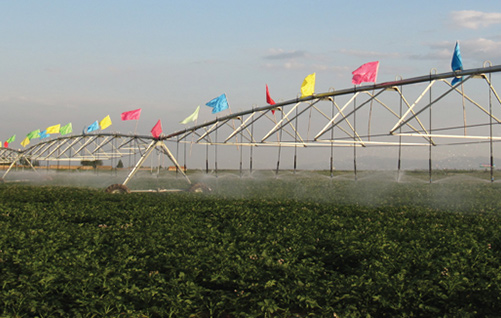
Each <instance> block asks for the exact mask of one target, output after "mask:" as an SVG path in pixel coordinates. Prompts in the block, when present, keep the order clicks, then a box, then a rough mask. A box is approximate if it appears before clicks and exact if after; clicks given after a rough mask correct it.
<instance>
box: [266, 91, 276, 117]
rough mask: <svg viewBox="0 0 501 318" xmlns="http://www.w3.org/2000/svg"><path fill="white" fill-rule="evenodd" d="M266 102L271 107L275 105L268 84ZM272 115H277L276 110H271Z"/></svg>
mask: <svg viewBox="0 0 501 318" xmlns="http://www.w3.org/2000/svg"><path fill="white" fill-rule="evenodd" d="M266 102H267V103H268V104H270V105H275V101H274V100H273V99H272V98H271V96H270V90H269V89H268V84H266ZM271 113H272V114H275V110H274V109H272V110H271Z"/></svg>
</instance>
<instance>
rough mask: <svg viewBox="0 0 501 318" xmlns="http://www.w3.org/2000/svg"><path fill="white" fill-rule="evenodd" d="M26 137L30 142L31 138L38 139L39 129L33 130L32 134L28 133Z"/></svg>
mask: <svg viewBox="0 0 501 318" xmlns="http://www.w3.org/2000/svg"><path fill="white" fill-rule="evenodd" d="M26 137H27V138H28V139H29V140H31V139H33V138H38V137H40V129H37V130H33V131H32V132H30V133H29V134H27V135H26Z"/></svg>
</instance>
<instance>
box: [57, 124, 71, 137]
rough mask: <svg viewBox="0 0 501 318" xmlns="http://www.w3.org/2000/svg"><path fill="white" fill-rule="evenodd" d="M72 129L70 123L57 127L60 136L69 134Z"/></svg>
mask: <svg viewBox="0 0 501 318" xmlns="http://www.w3.org/2000/svg"><path fill="white" fill-rule="evenodd" d="M72 131H73V127H72V126H71V123H68V124H66V125H64V126H63V127H61V129H59V132H60V133H61V135H62V136H64V135H67V134H70V133H71V132H72Z"/></svg>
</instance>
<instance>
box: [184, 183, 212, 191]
mask: <svg viewBox="0 0 501 318" xmlns="http://www.w3.org/2000/svg"><path fill="white" fill-rule="evenodd" d="M188 192H195V193H208V192H212V189H211V188H209V187H208V186H206V185H205V184H203V183H195V184H194V185H192V186H191V187H190V188H189V189H188Z"/></svg>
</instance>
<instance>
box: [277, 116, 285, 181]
mask: <svg viewBox="0 0 501 318" xmlns="http://www.w3.org/2000/svg"><path fill="white" fill-rule="evenodd" d="M280 113H281V114H282V115H281V116H280V117H281V118H280V120H281V121H283V120H284V112H283V110H282V109H280ZM275 121H276V120H275ZM282 133H283V130H282V129H280V131H279V132H278V136H277V137H278V158H277V170H276V171H275V178H276V177H278V172H279V171H280V156H281V153H282Z"/></svg>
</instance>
